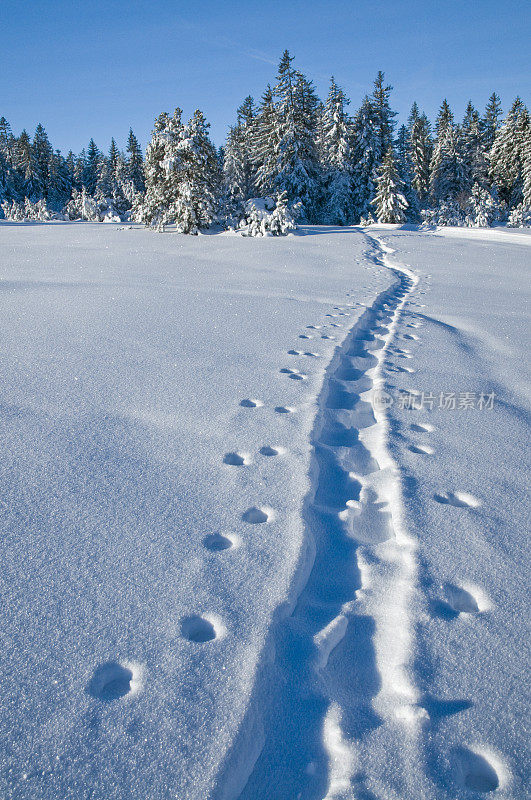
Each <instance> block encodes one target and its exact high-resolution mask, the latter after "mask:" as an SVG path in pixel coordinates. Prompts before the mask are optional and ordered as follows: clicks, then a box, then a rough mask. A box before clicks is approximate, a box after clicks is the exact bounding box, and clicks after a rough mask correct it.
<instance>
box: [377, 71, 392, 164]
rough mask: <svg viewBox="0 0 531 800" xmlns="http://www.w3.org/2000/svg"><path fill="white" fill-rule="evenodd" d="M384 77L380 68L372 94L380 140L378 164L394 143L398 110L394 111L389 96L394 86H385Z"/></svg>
mask: <svg viewBox="0 0 531 800" xmlns="http://www.w3.org/2000/svg"><path fill="white" fill-rule="evenodd" d="M384 78H385V74H384V73H383V72H382V71H381V70H380V71H379V72H378V74H377V76H376V79H375V81H374V90H373V93H372V96H371V103H372V107H373V109H374V122H375V126H376V137H377V140H378V142H379V150H378V152H377V157H376V163H377V164H380V163H381V162H382V160H383V159H384V157H385V156H386V154H387V153H388V151H389V147H390V146H391V145H392V143H393V130H394V127H395V122H394V118H395V117H396V111H392V110H391V106H390V104H389V97H390V94H391V91H392V89H393V87H392V86H385V85H384V84H385V81H384Z"/></svg>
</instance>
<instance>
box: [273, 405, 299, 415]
mask: <svg viewBox="0 0 531 800" xmlns="http://www.w3.org/2000/svg"><path fill="white" fill-rule="evenodd" d="M296 410H297V409H296V408H293V406H276V408H275V413H276V414H293V413H294V412H295V411H296Z"/></svg>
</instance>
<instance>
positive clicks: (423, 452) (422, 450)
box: [409, 444, 435, 456]
mask: <svg viewBox="0 0 531 800" xmlns="http://www.w3.org/2000/svg"><path fill="white" fill-rule="evenodd" d="M409 449H410V450H411V452H412V453H416V454H417V455H419V456H432V455H433V454H434V452H435V450H434V449H433V447H429V446H428V445H426V444H411V445H409Z"/></svg>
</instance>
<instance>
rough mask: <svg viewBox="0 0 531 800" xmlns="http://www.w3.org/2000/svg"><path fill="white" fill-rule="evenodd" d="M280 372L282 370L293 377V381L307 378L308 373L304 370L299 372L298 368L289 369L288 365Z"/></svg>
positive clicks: (289, 376)
mask: <svg viewBox="0 0 531 800" xmlns="http://www.w3.org/2000/svg"><path fill="white" fill-rule="evenodd" d="M280 372H282V373H283V374H284V375H287V376H288V378H291V380H293V381H304V380H306V375H304V374H303V373H302V372H299V371H298V370H296V369H288V368H287V367H284V368H283V369H281V370H280Z"/></svg>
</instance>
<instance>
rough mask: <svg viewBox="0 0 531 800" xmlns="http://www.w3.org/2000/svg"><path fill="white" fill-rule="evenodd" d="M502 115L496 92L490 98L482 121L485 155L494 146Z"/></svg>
mask: <svg viewBox="0 0 531 800" xmlns="http://www.w3.org/2000/svg"><path fill="white" fill-rule="evenodd" d="M502 113H503V112H502V107H501V103H500V98H499V97H498V95H497V94H496V92H493V93H492V94H491V96H490V97H489V102H488V103H487V105H486V107H485V114H484V115H483V119H482V120H481V135H482V138H483V150H484V151H485V153H488V152H489V151H490V149H491V147H492V145H493V144H494V139H495V138H496V133H497V132H498V128H499V127H500V122H501V118H502Z"/></svg>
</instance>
